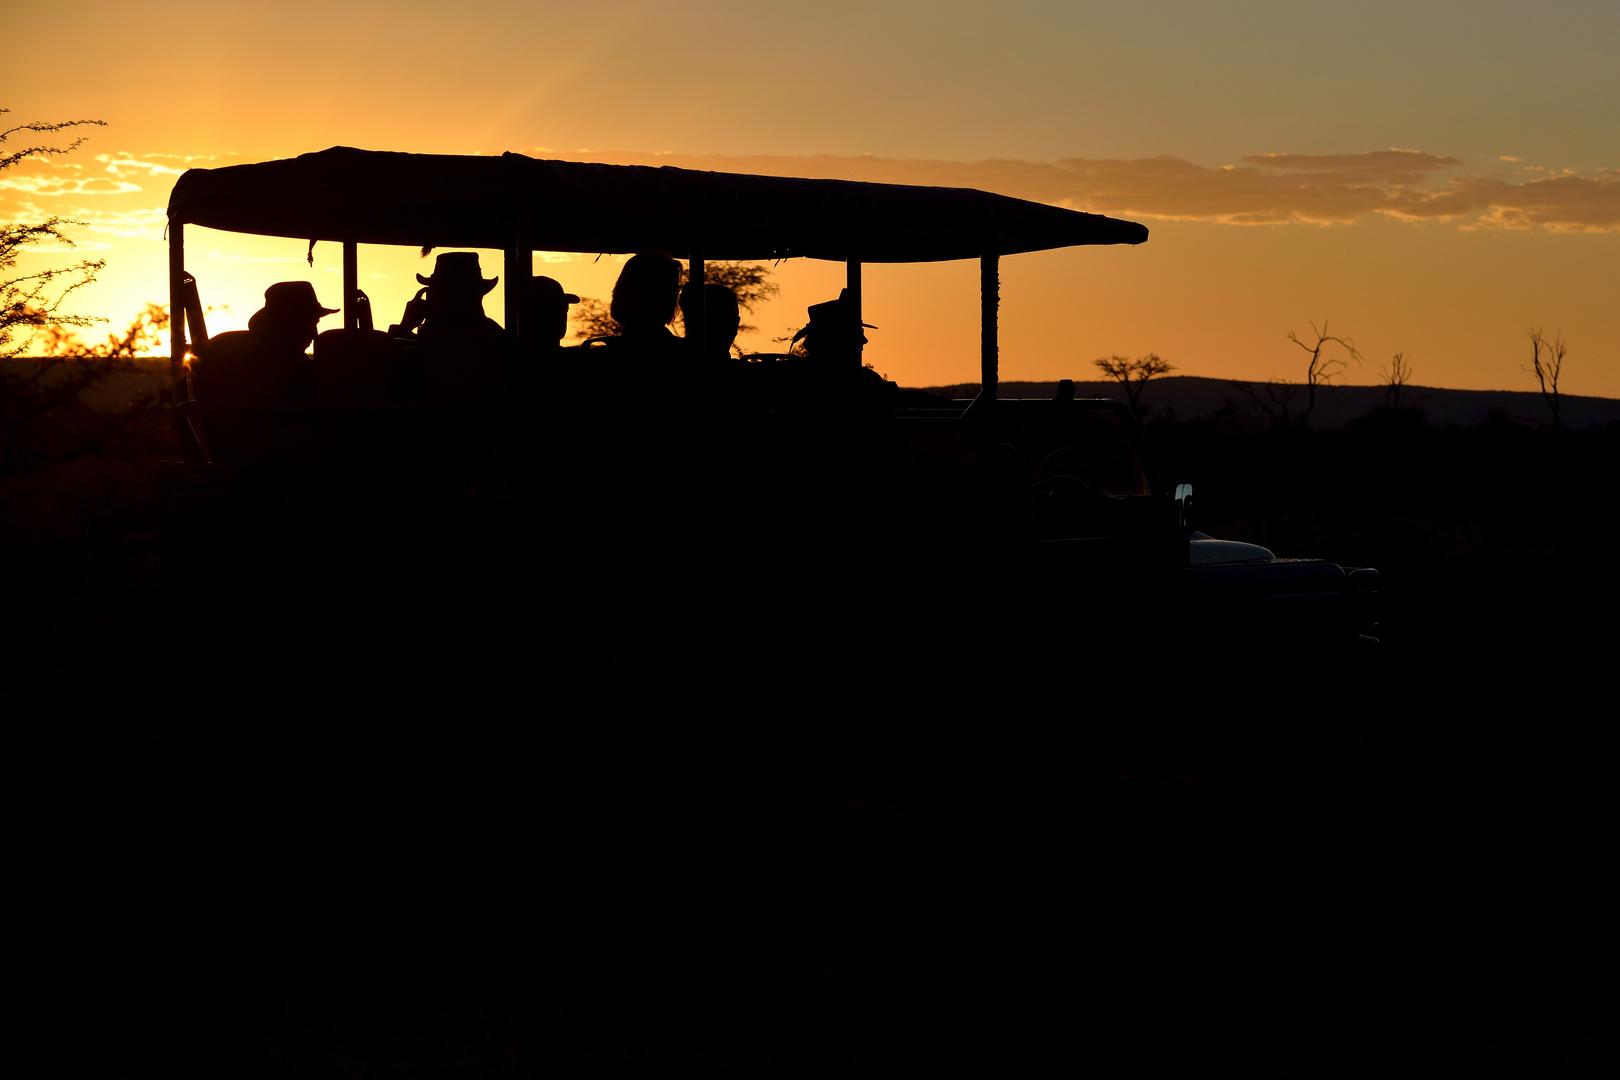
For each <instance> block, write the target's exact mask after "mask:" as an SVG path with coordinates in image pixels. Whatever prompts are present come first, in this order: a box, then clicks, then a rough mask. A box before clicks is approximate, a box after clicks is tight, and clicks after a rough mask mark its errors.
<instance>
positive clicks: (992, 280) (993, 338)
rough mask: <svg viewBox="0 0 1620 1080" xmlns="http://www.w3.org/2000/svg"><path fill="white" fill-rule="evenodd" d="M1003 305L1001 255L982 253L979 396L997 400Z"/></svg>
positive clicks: (980, 272) (980, 270) (980, 263)
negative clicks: (999, 317)
mask: <svg viewBox="0 0 1620 1080" xmlns="http://www.w3.org/2000/svg"><path fill="white" fill-rule="evenodd" d="M1000 307H1001V268H1000V256H998V255H994V254H991V255H981V256H980V257H979V397H980V398H982V399H983V400H985V401H987V402H990V401H994V400H996V382H997V380H998V378H999V377H1000V371H999V368H1000V366H1001V348H1000V343H999V341H998V340H997V335H996V330H997V326H996V314H997V309H998V308H1000Z"/></svg>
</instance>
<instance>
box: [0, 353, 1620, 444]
mask: <svg viewBox="0 0 1620 1080" xmlns="http://www.w3.org/2000/svg"><path fill="white" fill-rule="evenodd" d="M38 362H39V361H38V360H37V359H31V358H17V359H12V360H0V370H3V371H5V372H6V373H7V374H11V375H16V376H22V377H26V376H27V375H28V374H29V373H30V372H32V371H33V370H34V366H35V365H36V364H37V363H38ZM136 366H137V367H138V368H139V369H140V370H137V371H123V372H119V373H118V374H115V375H113V376H111V377H110V378H108V379H107V380H106V381H105V382H104V383H101V384H100V385H98V386H96V387H95V388H94V389H92V390H90V391H89V392H88V393H87V394H86V395H85V402H86V404H89V405H94V406H99V407H103V408H106V407H115V406H117V405H121V404H123V403H125V402H127V401H130V400H134V399H136V398H139V397H142V396H144V395H150V394H155V393H156V392H157V390H158V389H159V388H160V387H163V386H167V385H168V381H169V361H168V360H167V359H166V358H163V357H157V358H150V359H143V360H139V361H137V362H136ZM1057 385H1058V384H1057V383H1056V382H1004V383H1002V384H1001V385H1000V394H1001V396H1002V397H1009V398H1019V397H1031V398H1049V397H1051V396H1052V395H1053V394H1055V393H1057ZM1239 385H1243V384H1234V383H1232V382H1229V381H1227V380H1225V379H1204V378H1199V377H1197V376H1193V375H1171V376H1167V377H1165V378H1162V379H1154V380H1153V381H1152V382H1151V383H1149V384H1148V387H1147V390H1146V391H1144V392H1143V395H1142V404H1143V405H1144V406H1145V407H1146V408H1147V418H1148V419H1150V420H1152V419H1158V418H1167V419H1168V418H1174V419H1178V420H1196V419H1201V418H1204V417H1209V416H1213V415H1215V414H1216V413H1218V412H1220V411H1221V410H1222V409H1224V408H1226V407H1227V406H1228V405H1231V406H1233V407H1235V408H1237V409H1243V408H1246V407H1249V406H1248V398H1247V397H1246V395H1245V394H1244V393H1243V391H1242V390H1240V389H1238V386H1239ZM1247 385H1250V386H1252V387H1254V388H1255V390H1256V391H1258V392H1259V393H1261V394H1264V393H1265V389H1264V388H1265V385H1266V384H1264V383H1250V384H1247ZM923 389H926V390H927V391H928V392H929V393H932V394H938V395H940V396H942V397H950V398H971V397H973V396H974V395H975V394H977V393H978V392H979V384H978V383H958V384H956V385H954V386H929V387H924V388H923ZM1074 392H1075V394H1076V395H1077V396H1079V397H1111V398H1118V399H1119V400H1121V401H1123V400H1124V399H1125V392H1124V391H1123V390H1121V389H1120V388H1119V384H1118V383H1113V382H1081V381H1079V380H1076V381H1075V384H1074ZM1304 400H1305V392H1304V390H1303V389H1298V391H1297V393H1296V395H1295V399H1294V407H1295V410H1296V411H1298V409H1300V408H1302V407H1303V405H1304ZM1405 400H1406V401H1407V402H1409V403H1410V404H1411V405H1413V406H1415V407H1417V408H1420V409H1422V410H1424V411H1425V412H1426V413H1428V415H1429V420H1430V422H1431V423H1435V424H1454V425H1457V426H1459V427H1472V426H1474V425H1475V424H1478V423H1479V422H1480V421H1481V420H1484V419H1485V417H1486V416H1487V415H1489V414H1490V413H1491V412H1493V411H1495V410H1501V411H1502V412H1503V413H1506V414H1507V415H1508V417H1510V418H1511V419H1514V420H1518V421H1520V422H1522V423H1527V424H1544V423H1546V422H1547V418H1548V417H1547V406H1546V404H1545V403H1544V402H1543V401H1542V400H1541V395H1540V394H1537V393H1533V392H1526V391H1522V390H1443V389H1440V388H1438V387H1431V386H1412V387H1408V388H1407V390H1406V394H1405ZM1383 403H1384V388H1383V387H1382V386H1334V387H1326V388H1322V389H1319V390H1318V391H1317V398H1316V412H1315V414H1314V415H1313V416H1312V418H1311V426H1312V427H1320V428H1336V427H1343V426H1345V425H1346V424H1348V423H1349V422H1350V421H1352V420H1355V419H1357V418H1359V417H1362V416H1366V415H1367V414H1368V413H1370V412H1372V411H1373V410H1374V409H1376V408H1377V407H1378V406H1380V405H1382V404H1383ZM1563 413H1564V423H1565V424H1567V425H1568V426H1569V427H1572V428H1577V429H1580V428H1589V427H1602V426H1603V425H1604V424H1607V423H1611V422H1614V421H1620V400H1616V399H1614V398H1599V397H1574V396H1572V395H1568V394H1566V395H1564V398H1563Z"/></svg>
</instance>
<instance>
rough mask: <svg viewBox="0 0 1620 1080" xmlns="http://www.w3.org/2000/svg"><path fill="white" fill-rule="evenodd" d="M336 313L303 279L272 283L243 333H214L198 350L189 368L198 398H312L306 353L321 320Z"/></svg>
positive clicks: (250, 400)
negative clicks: (195, 384)
mask: <svg viewBox="0 0 1620 1080" xmlns="http://www.w3.org/2000/svg"><path fill="white" fill-rule="evenodd" d="M337 311H338V309H337V308H329V307H325V306H323V305H322V304H321V302H320V301H319V300H317V299H316V298H315V286H313V285H311V284H310V283H309V282H307V281H278V282H276V283H275V284H274V285H272V286H270V287H269V288H268V289H266V290H264V307H262V308H260V309H259V310H258V311H256V312H254V313H253V317H252V318H250V319H249V320H248V328H247V329H246V330H237V331H231V332H228V333H224V334H217V335H215V336H214V337H213V338H212V339H211V340H210V341H209V342H208V344H207V345H206V346H204V347H202V348H200V349H199V356H198V357H197V359H196V360H195V361H194V362H193V364H192V369H193V375H194V377H195V379H196V381H197V383H198V384H199V385H198V391H199V395H200V396H202V397H203V398H204V399H205V400H207V399H210V398H211V399H213V400H216V401H233V402H238V403H258V402H276V401H302V400H307V399H308V398H310V397H312V396H313V395H314V385H315V384H314V369H313V368H311V366H310V360H309V357H308V356H306V355H305V353H304V350H305V349H308V348H309V346H310V343H311V342H312V341H314V340H315V332H316V330H317V329H318V327H319V324H320V321H321V320H322V319H324V318H326V317H327V316H328V315H335V314H337Z"/></svg>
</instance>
